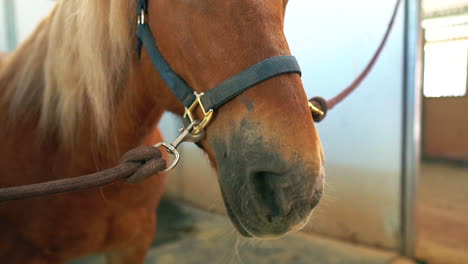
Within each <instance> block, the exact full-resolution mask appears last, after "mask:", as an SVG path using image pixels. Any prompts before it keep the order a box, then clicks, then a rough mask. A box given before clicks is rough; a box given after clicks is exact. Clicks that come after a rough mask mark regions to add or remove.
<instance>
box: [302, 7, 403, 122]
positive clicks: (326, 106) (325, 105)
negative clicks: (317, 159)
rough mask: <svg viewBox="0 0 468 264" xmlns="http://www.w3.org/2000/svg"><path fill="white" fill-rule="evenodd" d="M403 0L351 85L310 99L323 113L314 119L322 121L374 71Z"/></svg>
mask: <svg viewBox="0 0 468 264" xmlns="http://www.w3.org/2000/svg"><path fill="white" fill-rule="evenodd" d="M400 2H401V0H397V2H396V5H395V8H394V10H393V14H392V17H391V19H390V23H389V24H388V27H387V31H386V32H385V35H384V36H383V38H382V40H381V42H380V45H379V47H378V48H377V50H376V51H375V53H374V56H372V58H371V60H370V61H369V63H368V64H367V66H366V68H364V70H363V71H362V72H361V74H359V76H358V77H357V78H356V79H355V80H354V81H353V82H352V83H351V85H349V86H348V87H347V88H346V89H344V90H343V91H342V92H341V93H339V94H338V95H336V96H335V97H333V98H331V99H329V100H325V99H323V98H322V97H314V98H312V99H310V100H309V102H311V103H312V104H313V105H314V106H315V107H317V108H318V109H320V110H321V111H322V112H323V114H318V113H314V112H313V113H312V115H313V118H314V121H316V122H320V121H322V120H323V119H324V118H325V116H326V115H327V112H328V110H331V109H333V107H335V106H336V105H337V104H339V103H341V101H343V100H344V99H345V98H346V97H348V96H349V95H350V94H351V93H352V92H354V91H355V90H356V88H357V87H358V86H359V85H360V84H361V83H362V82H363V81H364V79H366V77H367V76H368V75H369V73H370V72H371V71H372V69H373V68H374V66H375V63H376V62H377V60H378V59H379V57H380V55H381V54H382V50H383V48H384V47H385V44H386V43H387V40H388V37H389V36H390V32H391V31H392V28H393V25H394V24H395V18H396V15H397V13H398V7H399V6H400Z"/></svg>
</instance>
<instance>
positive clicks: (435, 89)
mask: <svg viewBox="0 0 468 264" xmlns="http://www.w3.org/2000/svg"><path fill="white" fill-rule="evenodd" d="M424 51H425V69H424V96H426V97H448V96H452V97H453V96H465V95H467V64H468V61H467V60H468V59H467V58H468V41H448V42H438V43H428V44H426V46H425V47H424Z"/></svg>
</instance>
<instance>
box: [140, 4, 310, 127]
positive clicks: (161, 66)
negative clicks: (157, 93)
mask: <svg viewBox="0 0 468 264" xmlns="http://www.w3.org/2000/svg"><path fill="white" fill-rule="evenodd" d="M147 11H148V0H138V4H137V14H138V28H137V36H138V45H137V52H138V55H139V56H140V54H141V49H142V47H143V46H144V47H145V49H146V52H147V53H148V56H149V58H150V59H151V61H152V63H153V65H154V67H155V68H156V70H157V72H158V73H159V75H160V76H161V78H162V79H163V81H164V82H165V83H166V85H167V86H168V87H169V88H170V90H171V91H172V92H173V93H174V95H175V96H176V97H177V99H178V100H179V101H180V102H181V103H182V104H183V105H184V106H185V114H184V119H185V120H186V122H187V123H188V124H191V123H194V122H196V123H197V125H195V126H194V127H193V129H192V131H191V133H192V134H194V135H197V134H200V133H201V132H202V131H203V129H204V128H205V127H206V126H207V125H208V124H209V122H210V120H211V118H212V116H213V113H214V111H215V110H216V109H218V108H220V107H221V106H223V105H224V104H225V103H227V102H229V101H230V100H232V99H234V98H235V97H236V96H238V95H239V94H241V93H242V92H244V91H245V90H247V89H249V88H250V87H252V86H254V85H256V84H259V83H261V82H263V81H265V80H268V79H270V78H272V77H275V76H278V75H281V74H289V73H297V74H299V75H301V69H300V67H299V64H298V63H297V61H296V58H295V57H293V56H289V55H287V56H277V57H272V58H268V59H266V60H263V61H261V62H259V63H257V64H255V65H253V66H251V67H250V68H248V69H246V70H244V71H242V72H240V73H238V74H236V75H234V76H232V77H230V78H228V79H226V80H225V81H223V82H222V83H220V84H219V85H217V86H216V87H214V88H212V89H210V90H208V91H207V92H205V93H197V92H195V91H194V90H193V89H192V88H191V87H190V86H189V85H188V84H187V83H186V82H185V81H184V80H183V79H182V78H181V77H180V76H179V75H177V73H175V72H174V70H172V68H171V67H170V66H169V64H168V63H167V61H166V60H165V59H164V57H163V56H162V54H161V52H160V51H159V50H158V48H157V46H156V42H155V40H154V37H153V34H152V33H151V30H150V28H149V25H148V23H147V20H146V17H147ZM198 107H200V108H201V110H202V112H203V115H204V116H203V119H202V120H196V116H195V111H196V109H197V108H198Z"/></svg>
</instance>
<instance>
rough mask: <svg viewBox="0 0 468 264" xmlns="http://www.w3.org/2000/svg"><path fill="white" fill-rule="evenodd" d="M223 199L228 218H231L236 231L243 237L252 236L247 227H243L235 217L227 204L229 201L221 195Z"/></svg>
mask: <svg viewBox="0 0 468 264" xmlns="http://www.w3.org/2000/svg"><path fill="white" fill-rule="evenodd" d="M223 198H224V199H223V200H224V204H225V206H226V211H227V213H228V215H229V218H230V219H231V222H232V224H233V225H234V227H235V228H236V229H237V231H238V232H239V233H240V234H241V235H242V236H243V237H247V238H253V237H254V236H252V235H251V234H250V233H249V231H247V229H245V228H244V226H243V225H242V224H241V223H240V222H239V220H238V219H237V217H236V215H235V214H234V212H233V211H232V209H231V205H230V204H229V202H228V201H227V200H226V198H225V197H223Z"/></svg>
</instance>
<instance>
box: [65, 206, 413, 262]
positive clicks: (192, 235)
mask: <svg viewBox="0 0 468 264" xmlns="http://www.w3.org/2000/svg"><path fill="white" fill-rule="evenodd" d="M159 211H160V217H159V226H158V235H157V239H156V240H155V242H154V247H153V249H152V250H151V252H150V254H149V256H148V259H147V262H146V263H147V264H155V263H158V264H198V263H200V264H202V263H203V264H206V263H210V264H211V263H213V264H217V263H219V264H231V263H232V264H264V263H265V264H266V263H278V264H281V263H283V264H289V263H292V264H315V263H317V264H390V263H392V264H396V263H402V264H403V263H412V262H410V261H406V260H403V259H399V258H398V256H397V255H396V253H395V252H385V251H379V250H374V249H369V248H365V247H360V246H356V245H351V244H347V243H342V242H339V241H334V240H331V239H326V238H323V237H320V236H314V235H305V234H300V233H299V234H292V235H288V236H286V237H284V238H281V239H276V240H269V241H252V240H247V239H244V238H240V237H239V235H238V234H237V232H235V231H234V229H233V228H232V226H231V224H230V223H229V220H228V219H227V218H226V217H225V216H222V215H217V214H212V213H208V212H206V211H202V210H198V209H195V208H193V207H190V206H187V205H183V204H180V203H177V202H174V201H172V200H164V202H163V203H162V205H161V207H160V208H159ZM104 263H105V261H104V258H103V257H99V256H97V257H91V258H87V259H83V260H78V261H73V262H72V263H69V264H104Z"/></svg>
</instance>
